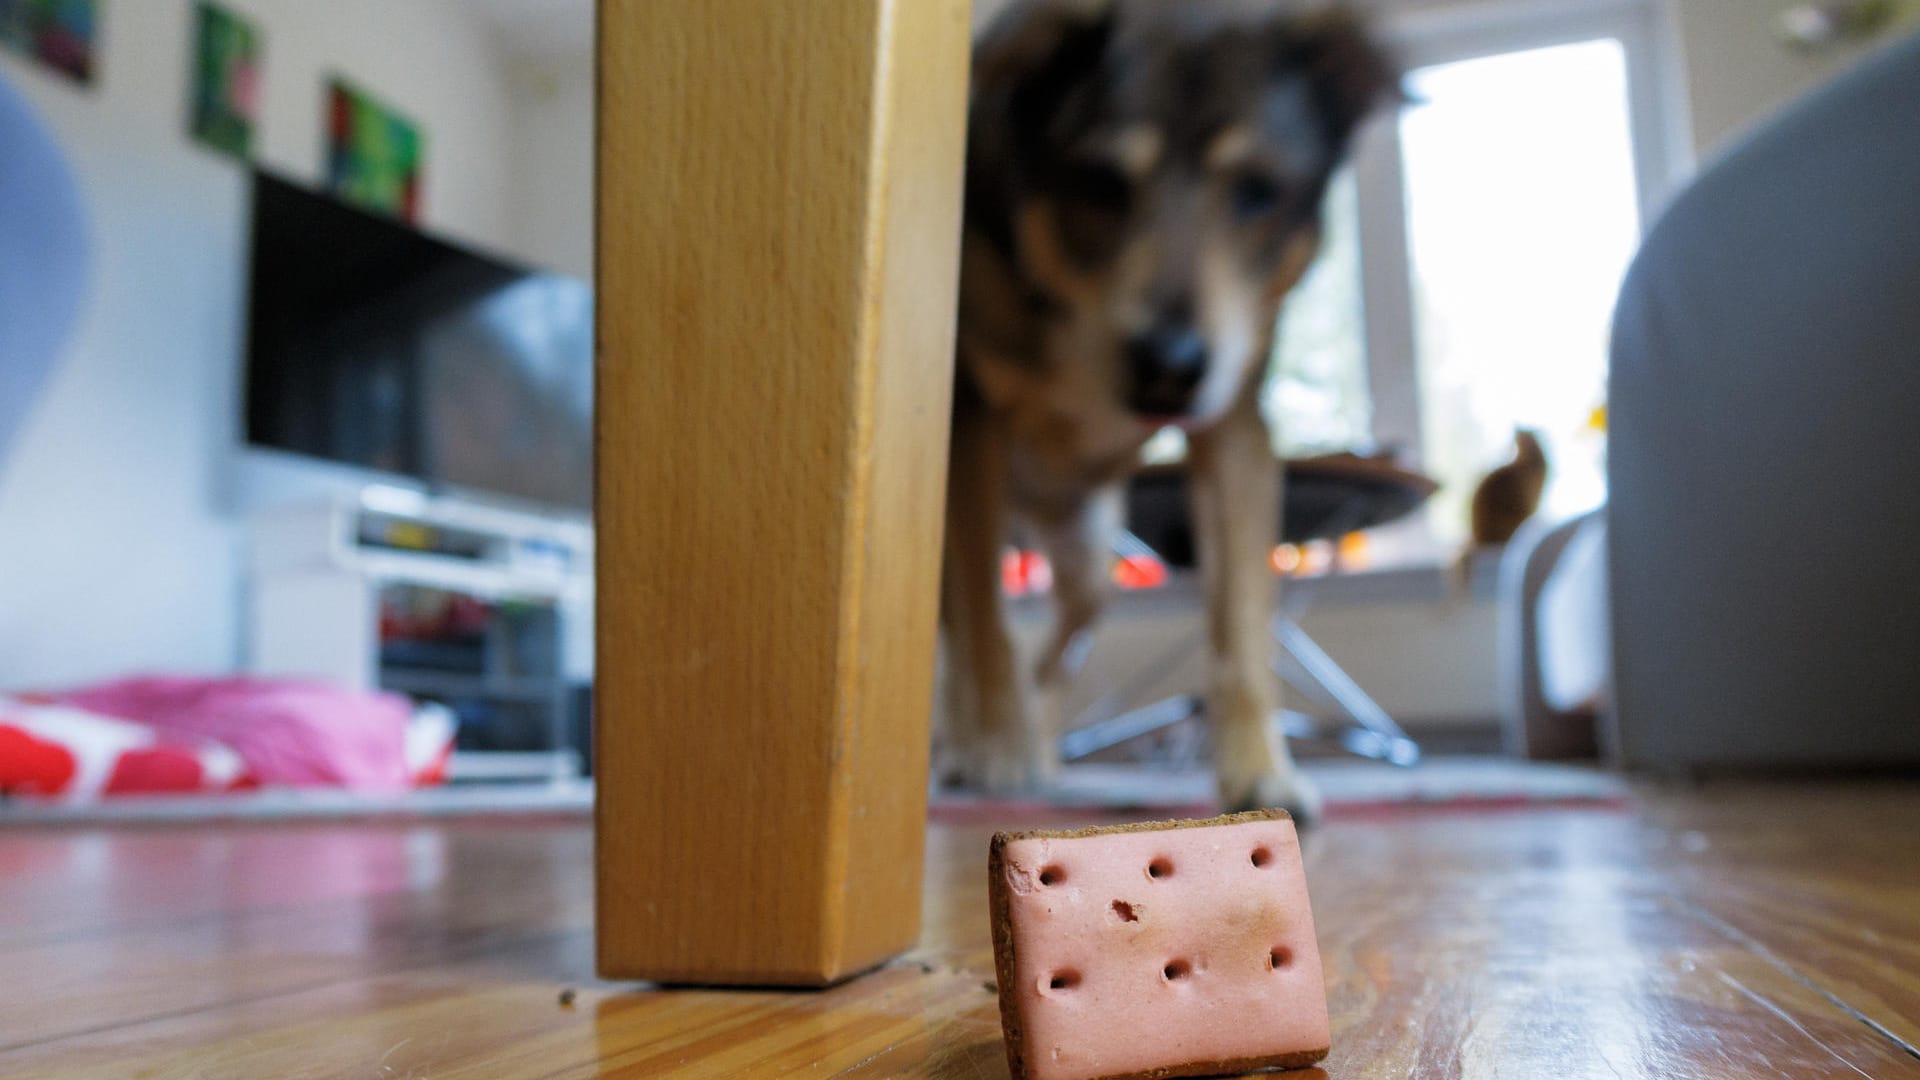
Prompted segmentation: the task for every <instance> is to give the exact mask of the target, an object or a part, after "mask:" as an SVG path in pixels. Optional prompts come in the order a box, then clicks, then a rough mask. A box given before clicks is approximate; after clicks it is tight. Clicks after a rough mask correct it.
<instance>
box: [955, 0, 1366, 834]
mask: <svg viewBox="0 0 1920 1080" xmlns="http://www.w3.org/2000/svg"><path fill="white" fill-rule="evenodd" d="M973 75H974V84H973V91H972V99H971V104H970V110H969V112H970V115H969V123H970V128H969V133H968V146H967V165H966V187H967V190H966V204H965V205H966V212H965V224H964V231H963V240H962V256H961V260H962V262H961V275H960V276H961V285H960V318H959V330H958V334H957V344H956V349H957V356H956V383H955V388H954V391H955V392H954V414H953V428H952V443H951V447H950V450H951V456H950V465H949V474H948V492H947V495H948V498H947V506H948V512H947V513H948V517H947V529H946V537H947V539H946V549H945V552H944V566H943V572H942V592H941V623H942V631H943V640H944V642H945V646H946V650H947V669H948V678H947V692H946V715H947V723H948V735H949V750H950V752H951V753H952V754H953V760H952V761H951V762H949V765H950V766H951V775H953V776H955V777H956V778H957V779H958V780H959V782H961V783H962V784H964V785H966V786H970V787H974V788H978V789H982V790H986V791H992V792H1009V791H1016V790H1022V789H1032V788H1034V787H1037V786H1041V785H1043V784H1044V783H1045V781H1046V779H1047V778H1048V776H1049V775H1050V774H1051V772H1052V770H1053V769H1054V768H1055V766H1056V765H1057V750H1056V748H1055V731H1054V730H1053V728H1054V723H1055V721H1054V720H1053V718H1051V717H1050V715H1049V714H1051V713H1054V712H1057V711H1058V708H1059V705H1060V702H1061V701H1062V700H1063V690H1064V686H1065V682H1066V680H1067V678H1068V676H1069V674H1070V669H1071V668H1072V667H1073V666H1074V663H1073V661H1074V658H1075V656H1076V655H1077V654H1078V652H1079V648H1078V646H1079V645H1080V643H1081V642H1082V641H1083V638H1084V635H1085V634H1086V632H1087V631H1088V629H1089V627H1090V626H1091V625H1092V623H1093V622H1094V620H1095V618H1096V617H1097V616H1098V614H1099V611H1100V607H1101V598H1102V593H1103V588H1104V579H1105V577H1106V574H1107V572H1108V566H1109V562H1110V552H1111V548H1110V546H1109V540H1110V537H1111V535H1112V531H1113V529H1114V528H1115V527H1116V525H1117V524H1118V519H1119V497H1120V492H1121V490H1122V487H1123V484H1124V482H1125V481H1126V479H1127V478H1128V476H1129V475H1130V474H1132V473H1133V472H1134V470H1135V469H1136V468H1137V467H1138V464H1139V461H1140V452H1141V448H1142V446H1143V445H1144V444H1145V442H1146V441H1147V439H1148V438H1149V437H1150V436H1152V435H1153V434H1154V433H1155V432H1156V431H1158V430H1160V429H1161V428H1163V427H1166V426H1168V425H1177V426H1179V427H1181V428H1183V429H1185V431H1186V433H1187V438H1188V445H1189V468H1190V470H1191V480H1190V487H1191V490H1192V492H1193V497H1192V504H1193V506H1192V512H1193V515H1194V519H1195V532H1196V535H1197V537H1198V540H1199V545H1198V546H1199V549H1200V562H1201V566H1202V573H1203V579H1204V582H1205V594H1206V599H1207V619H1206V622H1207V640H1208V643H1209V646H1210V649H1209V675H1208V687H1207V695H1206V714H1207V717H1208V721H1209V724H1210V726H1211V730H1212V733H1213V744H1214V753H1215V760H1216V769H1215V771H1216V775H1217V778H1218V783H1219V791H1220V795H1221V799H1222V801H1223V803H1224V804H1225V805H1227V806H1229V807H1232V808H1252V807H1283V808H1286V809H1289V810H1291V811H1293V812H1295V813H1296V814H1298V815H1300V816H1302V817H1303V818H1306V817H1311V816H1312V815H1313V814H1314V813H1316V812H1317V810H1318V801H1317V798H1316V796H1315V794H1314V792H1313V791H1312V789H1311V788H1310V786H1309V785H1308V784H1307V783H1306V781H1305V780H1304V778H1303V777H1302V776H1301V775H1300V774H1299V773H1298V772H1297V771H1296V770H1295V768H1294V764H1293V761H1292V758H1291V757H1290V755H1289V753H1288V750H1287V747H1286V744H1285V742H1284V740H1283V739H1282V738H1281V737H1280V736H1279V735H1278V733H1277V732H1276V731H1275V730H1274V728H1273V725H1272V723H1271V717H1272V716H1273V713H1274V710H1275V707H1276V705H1277V703H1278V689H1279V688H1278V684H1277V681H1276V680H1275V678H1274V676H1273V673H1272V670H1271V667H1270V663H1271V652H1272V640H1271V637H1270V631H1269V629H1268V624H1269V619H1270V616H1271V614H1272V607H1273V600H1274V585H1273V580H1272V576H1271V573H1270V571H1269V570H1268V558H1269V553H1270V551H1271V549H1272V547H1273V544H1274V541H1275V535H1276V530H1277V526H1278V518H1279V510H1278V499H1279V464H1278V462H1277V461H1276V459H1275V457H1274V453H1273V449H1272V445H1273V444H1272V442H1271V440H1270V438H1269V434H1268V429H1267V423H1266V421H1265V420H1264V418H1263V417H1262V415H1261V412H1260V409H1259V405H1258V395H1259V383H1260V378H1259V376H1260V374H1261V373H1262V372H1263V371H1264V370H1265V368H1266V363H1267V357H1268V356H1269V354H1270V352H1271V346H1272V342H1273V334H1274V325H1275V321H1276V317H1277V314H1278V311H1279V308H1280V303H1281V300H1282V299H1283V298H1284V297H1285V296H1286V294H1287V292H1288V291H1289V290H1290V289H1292V287H1293V286H1294V285H1295V283H1297V282H1298V281H1299V280H1300V278H1301V276H1302V275H1303V274H1304V273H1305V272H1306V270H1307V268H1308V266H1309V265H1310V264H1311V263H1312V261H1313V258H1314V255H1315V253H1316V252H1317V250H1318V246H1319V239H1320V226H1319V221H1320V208H1321V202H1322V196H1323V194H1324V192H1325V190H1326V187H1327V184H1328V181H1329V178H1330V176H1331V175H1332V174H1333V172H1334V171H1335V169H1336V168H1337V167H1338V166H1339V165H1340V163H1341V162H1342V160H1343V159H1344V158H1345V156H1346V154H1347V151H1348V148H1349V145H1350V143H1351V141H1352V139H1353V137H1354V133H1355V130H1356V128H1357V127H1358V126H1359V125H1360V123H1361V122H1362V121H1363V119H1365V118H1366V117H1367V116H1368V115H1369V114H1370V113H1372V112H1374V111H1375V110H1376V109H1377V108H1380V107H1382V106H1383V105H1385V104H1386V103H1388V102H1391V101H1393V100H1395V99H1397V98H1398V96H1399V94H1400V82H1399V77H1398V74H1397V72H1396V69H1395V67H1394V65H1393V64H1392V62H1391V61H1390V58H1389V57H1388V56H1387V55H1386V54H1385V53H1384V52H1383V50H1382V49H1381V48H1380V47H1379V46H1378V45H1377V44H1376V43H1375V42H1374V40H1373V39H1372V38H1371V37H1370V36H1369V33H1368V31H1367V28H1366V26H1365V24H1364V23H1363V22H1362V21H1361V20H1360V19H1359V18H1358V17H1356V16H1355V15H1353V14H1351V13H1349V12H1347V11H1346V10H1345V9H1342V8H1330V9H1321V10H1317V11H1315V12H1310V13H1303V12H1302V10H1301V7H1300V5H1299V4H1298V3H1296V4H1294V5H1293V7H1292V8H1282V7H1280V6H1279V5H1278V4H1277V3H1265V4H1262V3H1255V2H1250V0H1028V2H1024V3H1018V4H1017V6H1015V7H1014V8H1012V9H1010V10H1008V11H1007V12H1004V13H1003V14H1002V15H1001V16H1000V17H999V18H998V19H997V20H996V21H994V22H993V23H992V24H991V25H990V26H989V27H988V28H987V30H986V31H985V32H984V33H983V35H982V36H981V37H980V39H979V40H978V41H977V43H976V47H975V52H974V69H973ZM1016 525H1017V526H1018V527H1019V528H1020V529H1021V530H1022V532H1023V534H1024V535H1025V536H1027V537H1030V538H1031V540H1032V542H1034V543H1035V544H1037V546H1038V547H1039V548H1040V549H1041V550H1042V551H1043V552H1044V553H1045V554H1046V555H1047V557H1048V559H1049V561H1050V562H1051V564H1052V569H1053V596H1054V601H1055V606H1056V619H1055V625H1054V628H1053V631H1052V634H1051V638H1050V641H1049V642H1048V644H1047V645H1046V647H1045V649H1044V652H1043V653H1042V655H1041V657H1040V659H1039V663H1038V666H1037V669H1036V670H1035V671H1034V672H1033V673H1032V675H1031V677H1029V675H1028V673H1027V672H1026V671H1023V670H1021V669H1020V667H1019V662H1018V660H1017V658H1016V655H1015V650H1014V647H1013V644H1012V641H1011V639H1010V637H1009V633H1008V629H1007V624H1006V611H1005V609H1004V603H1003V598H1002V593H1001V588H1000V559H1001V552H1002V549H1003V545H1004V544H1005V543H1006V542H1007V540H1008V539H1009V537H1010V535H1011V529H1012V528H1013V527H1014V526H1016ZM1036 698H1037V700H1036Z"/></svg>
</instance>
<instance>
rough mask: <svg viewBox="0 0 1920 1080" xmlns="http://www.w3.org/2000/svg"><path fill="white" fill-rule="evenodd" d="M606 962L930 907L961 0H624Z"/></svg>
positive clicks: (602, 560) (844, 925)
mask: <svg viewBox="0 0 1920 1080" xmlns="http://www.w3.org/2000/svg"><path fill="white" fill-rule="evenodd" d="M599 17H600V38H599V50H600V75H599V78H600V110H599V163H598V168H599V196H598V198H599V222H598V236H599V269H598V277H599V286H598V294H597V295H598V303H599V378H598V401H597V415H598V452H599V461H598V475H599V479H598V509H597V525H598V529H599V548H598V550H599V568H598V590H599V597H598V605H599V606H598V611H599V660H598V686H597V703H596V704H597V725H598V726H597V742H596V775H597V778H598V784H599V806H598V810H597V822H598V852H597V873H598V916H597V919H598V949H599V966H600V970H601V972H602V974H604V975H606V976H608V977H614V978H639V979H655V980H662V981H685V982H699V983H740V984H790V985H823V984H827V983H832V982H834V981H836V980H839V979H842V978H844V977H846V976H848V975H851V974H854V973H857V972H859V971H861V970H863V969H866V968H869V967H872V966H873V965H875V964H878V963H879V962H881V961H882V960H884V959H886V958H887V957H888V956H890V955H892V954H894V953H896V952H898V951H900V950H902V949H904V948H907V947H908V946H910V945H911V944H912V943H913V942H914V940H915V939H916V937H917V936H918V934H919V918H920V883H921V870H922V866H921V864H922V849H923V845H924V829H925V818H926V783H927V777H926V772H927V741H928V718H929V709H930V705H931V697H932V677H933V658H934V633H935V616H936V607H937V603H938V583H939V559H940V537H941V514H942V498H943V492H944V490H945V484H944V482H943V476H944V473H945V470H946V457H947V428H948V415H949V395H950V392H951V385H952V345H953V322H954V307H955V296H956V288H957V272H958V250H959V235H960V188H961V171H962V157H963V145H964V141H965V111H966V84H967V57H968V47H969V19H968V5H967V3H966V0H699V2H697V3H692V2H687V3H682V2H678V0H675V2H665V0H603V2H602V3H601V4H600V16H599Z"/></svg>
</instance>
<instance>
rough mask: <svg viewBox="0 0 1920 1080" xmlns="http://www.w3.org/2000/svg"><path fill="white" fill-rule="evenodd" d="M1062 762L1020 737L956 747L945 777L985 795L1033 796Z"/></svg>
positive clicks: (952, 783)
mask: <svg viewBox="0 0 1920 1080" xmlns="http://www.w3.org/2000/svg"><path fill="white" fill-rule="evenodd" d="M1058 761H1059V759H1058V758H1057V757H1056V756H1054V755H1050V754H1046V753H1044V752H1042V751H1041V750H1040V749H1037V748H1035V747H1031V746H1029V745H1028V744H1027V740H1024V739H1017V738H1005V739H984V740H981V741H980V742H978V743H975V744H974V745H972V746H968V747H965V748H956V750H955V753H954V754H953V756H952V759H951V760H950V761H949V763H948V766H947V769H946V771H945V772H944V774H943V775H944V776H945V777H946V779H947V780H948V782H949V783H950V784H951V785H952V786H954V787H957V788H960V789H963V790H966V791H976V792H980V793H982V794H986V795H1022V794H1033V793H1036V792H1039V791H1043V790H1045V789H1046V787H1047V786H1048V784H1050V783H1051V782H1052V780H1053V774H1054V769H1055V767H1056V766H1057V764H1058Z"/></svg>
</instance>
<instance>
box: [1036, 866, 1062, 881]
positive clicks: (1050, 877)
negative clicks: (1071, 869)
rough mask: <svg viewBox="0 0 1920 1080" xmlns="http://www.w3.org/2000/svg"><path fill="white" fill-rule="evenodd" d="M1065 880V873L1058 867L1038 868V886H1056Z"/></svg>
mask: <svg viewBox="0 0 1920 1080" xmlns="http://www.w3.org/2000/svg"><path fill="white" fill-rule="evenodd" d="M1065 880H1067V872H1066V871H1065V870H1062V869H1060V867H1059V866H1043V867H1041V868H1040V884H1042V885H1058V884H1060V883H1061V882H1063V881H1065Z"/></svg>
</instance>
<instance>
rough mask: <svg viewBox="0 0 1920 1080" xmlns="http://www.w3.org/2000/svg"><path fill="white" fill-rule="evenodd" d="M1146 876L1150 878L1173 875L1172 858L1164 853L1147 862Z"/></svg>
mask: <svg viewBox="0 0 1920 1080" xmlns="http://www.w3.org/2000/svg"><path fill="white" fill-rule="evenodd" d="M1147 876H1148V877H1150V878H1169V877H1172V876H1173V860H1172V859H1169V858H1167V857H1166V856H1165V855H1162V856H1160V857H1159V858H1157V859H1155V860H1153V861H1152V862H1150V863H1148V864H1147Z"/></svg>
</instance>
